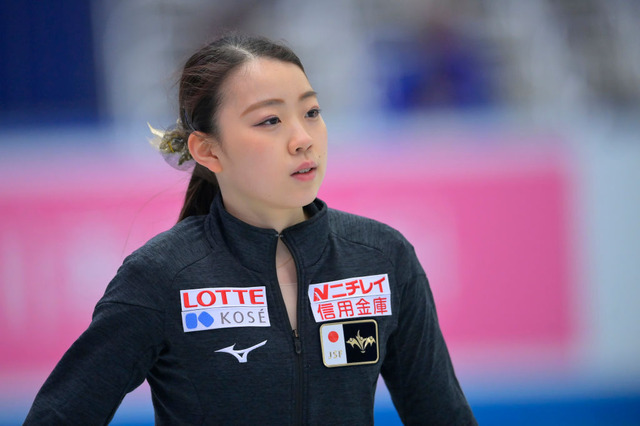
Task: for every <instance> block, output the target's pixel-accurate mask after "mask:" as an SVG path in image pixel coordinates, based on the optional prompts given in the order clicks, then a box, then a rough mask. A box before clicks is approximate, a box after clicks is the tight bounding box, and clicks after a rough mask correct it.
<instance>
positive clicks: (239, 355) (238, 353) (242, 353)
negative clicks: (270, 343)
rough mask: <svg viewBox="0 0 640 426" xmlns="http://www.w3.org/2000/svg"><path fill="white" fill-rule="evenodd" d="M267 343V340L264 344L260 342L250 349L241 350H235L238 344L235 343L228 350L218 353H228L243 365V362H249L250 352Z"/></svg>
mask: <svg viewBox="0 0 640 426" xmlns="http://www.w3.org/2000/svg"><path fill="white" fill-rule="evenodd" d="M266 343H267V341H266V340H265V341H264V342H260V343H258V344H257V345H253V346H251V347H250V348H247V349H240V350H236V349H234V348H235V346H236V344H235V343H234V344H233V345H231V346H227V347H226V348H222V349H218V350H217V351H216V352H226V353H228V354H231V355H233V356H234V357H236V359H237V360H238V362H240V363H243V362H247V355H249V352H251V351H252V350H254V349H257V348H259V347H260V346H264V345H265V344H266Z"/></svg>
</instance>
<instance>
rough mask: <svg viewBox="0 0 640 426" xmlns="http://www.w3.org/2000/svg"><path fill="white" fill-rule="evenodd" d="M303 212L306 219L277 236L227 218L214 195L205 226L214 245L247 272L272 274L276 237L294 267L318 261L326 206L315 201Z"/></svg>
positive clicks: (324, 232) (324, 235)
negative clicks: (228, 254) (225, 252)
mask: <svg viewBox="0 0 640 426" xmlns="http://www.w3.org/2000/svg"><path fill="white" fill-rule="evenodd" d="M304 208H305V211H306V212H307V213H308V215H309V216H310V217H309V219H307V220H305V221H304V222H300V223H298V224H296V225H294V226H291V227H289V228H286V229H284V230H283V231H282V234H281V235H279V234H278V233H277V232H276V231H275V230H274V229H266V228H258V227H255V226H252V225H249V224H248V223H245V222H243V221H241V220H240V219H237V218H236V217H234V216H232V215H231V214H229V213H228V212H227V211H226V209H225V208H224V205H223V203H222V196H221V195H220V194H218V195H217V196H216V197H215V198H214V200H213V203H212V204H211V210H210V212H209V216H208V217H207V220H206V225H205V226H206V227H207V234H208V235H209V236H210V237H212V238H213V240H214V243H215V244H216V245H222V246H224V247H226V248H227V249H228V250H229V251H230V252H231V254H232V255H233V256H234V257H235V258H236V259H238V260H239V261H240V263H242V265H243V266H244V267H246V268H248V269H251V270H253V271H256V272H261V273H264V272H269V271H273V270H274V268H275V263H274V262H275V250H276V244H277V239H278V237H282V238H283V241H284V242H285V243H286V244H287V247H288V248H289V250H290V251H291V254H292V255H293V256H294V258H295V260H296V263H297V264H298V265H299V266H301V267H303V268H307V267H309V266H311V265H313V264H315V263H316V262H317V261H318V260H319V259H320V256H321V255H322V252H323V251H324V249H325V246H326V244H327V241H328V231H329V219H328V215H327V210H328V209H327V205H326V204H325V203H324V202H323V201H322V200H320V199H318V198H316V199H315V200H314V201H313V202H312V203H311V204H309V205H308V206H305V207H304Z"/></svg>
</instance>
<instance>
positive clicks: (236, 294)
mask: <svg viewBox="0 0 640 426" xmlns="http://www.w3.org/2000/svg"><path fill="white" fill-rule="evenodd" d="M180 304H181V306H182V328H183V330H184V332H185V333H188V332H192V331H203V330H213V329H218V328H233V327H269V326H270V325H271V324H270V322H269V310H268V307H267V291H266V287H264V286H261V287H211V288H194V289H189V290H180Z"/></svg>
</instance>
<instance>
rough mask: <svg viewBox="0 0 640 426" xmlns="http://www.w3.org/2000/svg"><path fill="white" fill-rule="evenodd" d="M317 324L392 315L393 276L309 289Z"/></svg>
mask: <svg viewBox="0 0 640 426" xmlns="http://www.w3.org/2000/svg"><path fill="white" fill-rule="evenodd" d="M309 302H310V303H311V311H312V312H313V317H314V318H315V320H316V322H323V321H331V320H340V319H342V320H344V319H353V318H360V317H371V316H381V315H391V287H390V286H389V276H388V275H387V274H382V275H369V276H366V277H354V278H345V279H343V280H338V281H331V282H328V283H320V284H311V285H310V286H309Z"/></svg>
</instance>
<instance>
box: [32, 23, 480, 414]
mask: <svg viewBox="0 0 640 426" xmlns="http://www.w3.org/2000/svg"><path fill="white" fill-rule="evenodd" d="M179 103H180V119H179V120H178V125H177V127H176V129H175V130H173V131H171V132H168V133H166V134H164V135H163V140H162V142H161V144H160V147H161V149H162V150H163V151H164V152H165V153H166V155H173V156H175V157H176V158H177V162H178V163H179V164H180V165H185V163H186V162H190V161H194V162H195V166H194V169H193V175H192V178H191V181H190V183H189V187H188V189H187V195H186V199H185V203H184V206H183V208H182V212H181V214H180V219H179V222H178V224H177V225H175V226H174V227H173V228H172V229H171V230H169V231H167V232H165V233H162V234H160V235H158V236H157V237H155V238H153V239H152V240H151V241H149V242H148V243H147V244H146V245H145V246H143V247H142V248H140V249H139V250H137V251H136V252H134V253H133V254H132V255H131V256H129V257H128V258H127V259H126V260H125V261H124V264H123V265H122V267H121V268H120V269H119V271H118V273H117V275H116V276H115V278H114V279H113V281H112V282H111V283H110V284H109V286H108V288H107V290H106V292H105V295H104V296H103V297H102V299H101V300H100V301H99V302H98V304H97V306H96V309H95V312H94V316H93V320H92V322H91V325H90V326H89V328H88V329H87V330H86V331H85V332H84V333H83V334H82V336H80V338H79V339H78V340H77V341H76V342H75V343H74V344H73V345H72V347H71V348H70V349H69V350H68V352H67V353H66V354H65V355H64V357H63V358H62V360H61V361H60V363H59V364H58V365H57V366H56V368H55V370H54V371H53V373H52V374H51V376H50V377H49V378H48V380H47V381H46V383H45V384H44V385H43V387H42V389H41V390H40V392H39V393H38V395H37V397H36V399H35V401H34V403H33V406H32V408H31V411H30V413H29V415H28V417H27V419H26V424H47V425H51V424H105V423H107V422H108V421H109V420H110V419H111V418H112V416H113V414H114V412H115V411H116V409H117V407H118V405H119V404H120V402H121V401H122V399H123V397H124V396H125V395H126V394H127V393H128V392H130V391H132V390H133V389H135V388H136V387H137V386H139V385H140V384H141V383H142V382H143V381H144V380H145V379H146V380H147V381H148V382H149V385H150V387H151V391H152V395H153V404H154V408H155V417H156V422H157V423H158V424H181V425H186V424H198V425H202V424H278V425H280V424H330V425H333V424H349V425H355V424H358V425H360V424H372V423H373V404H374V393H375V390H376V383H377V381H378V376H379V375H380V374H382V377H383V378H384V380H385V382H386V385H387V387H388V388H389V391H390V393H391V396H392V399H393V402H394V404H395V406H396V408H397V410H398V413H399V415H400V417H401V419H402V420H403V422H404V423H406V424H455V425H466V424H476V423H475V419H474V417H473V414H472V412H471V410H470V408H469V405H468V403H467V401H466V399H465V397H464V395H463V392H462V390H461V389H460V386H459V384H458V381H457V379H456V376H455V374H454V370H453V367H452V364H451V360H450V357H449V354H448V352H447V348H446V345H445V342H444V339H443V337H442V334H441V332H440V328H439V326H438V320H437V316H436V310H435V306H434V302H433V298H432V295H431V292H430V289H429V285H428V282H427V278H426V276H425V273H424V272H423V270H422V268H421V266H420V264H419V263H418V260H417V258H416V256H415V253H414V250H413V248H412V246H411V245H410V244H409V243H408V242H407V241H406V240H405V239H404V238H403V237H402V236H401V235H400V234H399V233H398V232H397V231H395V230H393V229H391V228H389V227H388V226H386V225H383V224H381V223H378V222H375V221H373V220H369V219H365V218H362V217H358V216H354V215H350V214H346V213H343V212H339V211H336V210H332V209H329V208H328V207H327V206H326V204H325V203H324V202H322V201H321V200H319V199H317V198H316V194H317V192H318V189H319V187H320V184H321V182H322V179H323V176H324V173H325V169H326V161H327V130H326V127H325V124H324V121H323V119H322V116H321V114H320V107H319V103H318V98H317V95H316V93H315V92H314V91H313V88H312V87H311V84H310V83H309V81H308V80H307V77H306V75H305V72H304V68H303V67H302V64H301V63H300V60H299V59H298V58H297V56H296V55H295V54H294V53H293V52H292V51H291V50H289V49H288V48H286V47H284V46H282V45H279V44H276V43H273V42H271V41H268V40H265V39H261V38H253V37H246V36H236V35H233V36H227V37H223V38H221V39H218V40H216V41H214V42H213V43H211V44H209V45H207V46H205V47H204V48H202V49H201V50H200V51H198V52H197V53H195V54H194V55H193V56H192V57H191V58H190V59H189V60H188V61H187V63H186V65H185V67H184V71H183V74H182V78H181V81H180V89H179Z"/></svg>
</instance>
